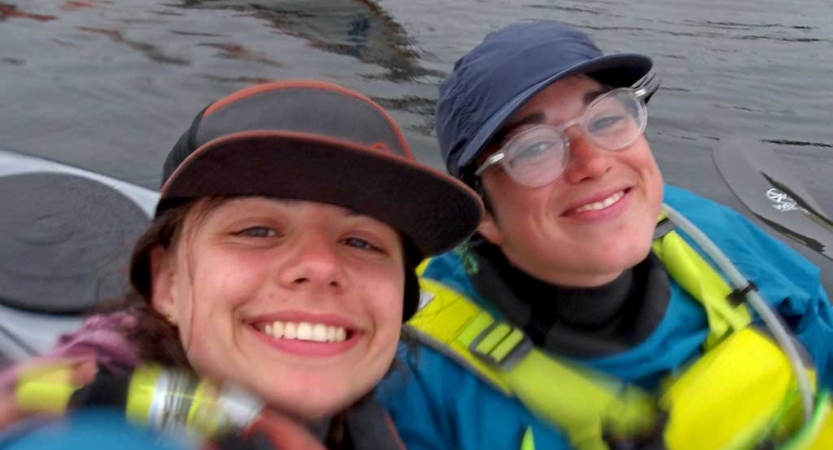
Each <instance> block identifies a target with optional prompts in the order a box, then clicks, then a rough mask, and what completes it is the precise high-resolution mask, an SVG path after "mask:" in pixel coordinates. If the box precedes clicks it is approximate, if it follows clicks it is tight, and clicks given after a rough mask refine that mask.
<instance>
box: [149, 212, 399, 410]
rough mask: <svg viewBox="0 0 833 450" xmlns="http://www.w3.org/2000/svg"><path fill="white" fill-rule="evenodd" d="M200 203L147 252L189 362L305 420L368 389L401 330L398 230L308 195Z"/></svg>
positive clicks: (156, 293) (158, 302)
mask: <svg viewBox="0 0 833 450" xmlns="http://www.w3.org/2000/svg"><path fill="white" fill-rule="evenodd" d="M198 211H199V208H197V209H196V211H194V212H190V213H189V214H188V216H187V218H186V220H185V225H184V229H183V233H182V235H181V237H180V238H179V239H178V241H177V242H176V243H175V245H174V248H173V249H172V250H169V251H163V250H157V251H156V253H154V254H153V256H152V258H153V261H152V271H153V304H154V306H155V307H156V308H157V310H159V311H160V312H162V313H163V314H167V315H168V316H169V317H171V318H172V320H173V321H174V322H175V323H176V324H177V326H178V329H179V335H180V338H181V340H182V344H183V347H184V348H185V351H186V354H187V356H188V360H189V362H190V363H191V365H192V367H193V368H194V370H195V371H196V372H197V373H198V374H199V375H201V376H204V377H209V378H213V379H217V380H223V381H233V382H236V383H239V384H241V385H243V386H244V387H247V388H248V389H250V390H252V391H253V392H254V393H256V394H258V395H260V396H261V397H262V398H263V399H264V400H265V401H266V402H267V403H269V404H270V405H272V406H275V407H278V408H280V409H281V410H282V411H285V412H287V413H290V414H293V415H295V416H297V417H299V418H301V419H304V420H314V419H317V418H320V417H323V416H326V415H330V414H333V413H335V412H337V411H339V410H341V409H343V408H344V407H346V406H348V405H350V404H351V403H353V402H354V401H356V400H357V399H358V398H360V397H361V396H363V395H365V394H366V393H368V392H369V391H370V390H371V389H372V388H373V387H374V386H375V385H376V384H377V382H378V381H379V380H380V379H381V378H382V376H383V375H384V374H385V372H386V371H387V370H388V368H389V367H390V365H391V362H392V360H393V357H394V353H395V350H396V346H397V342H398V339H399V332H400V326H401V321H402V302H403V297H404V283H405V281H404V280H405V276H404V268H403V249H402V246H401V242H400V239H399V235H398V234H397V233H396V231H394V230H393V229H392V228H391V227H389V226H387V225H385V224H383V223H381V222H379V221H377V220H375V219H373V218H370V217H368V216H364V215H360V214H357V213H354V212H352V211H349V210H346V209H343V208H339V207H336V206H331V205H326V204H321V203H312V202H305V201H292V200H275V199H265V198H242V199H234V200H228V201H225V202H223V203H222V204H220V206H218V207H216V208H213V209H209V210H208V211H207V212H205V213H204V214H201V213H200V212H198ZM322 340H323V341H324V342H320V341H322Z"/></svg>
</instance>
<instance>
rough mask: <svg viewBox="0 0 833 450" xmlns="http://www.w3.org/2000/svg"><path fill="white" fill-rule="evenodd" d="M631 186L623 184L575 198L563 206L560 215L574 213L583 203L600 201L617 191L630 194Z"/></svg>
mask: <svg viewBox="0 0 833 450" xmlns="http://www.w3.org/2000/svg"><path fill="white" fill-rule="evenodd" d="M632 188H633V186H623V187H618V188H613V189H607V190H604V191H601V192H599V193H598V194H594V195H592V196H590V197H586V198H583V199H581V200H577V201H575V202H573V203H571V204H569V205H568V206H567V207H566V208H564V212H563V213H562V215H570V214H576V213H575V210H576V209H578V208H581V207H582V206H584V205H589V204H590V203H596V202H600V201H602V200H604V199H606V198H608V197H610V196H611V195H613V194H615V193H617V192H621V191H624V192H625V196H627V195H628V194H630V191H631V189H632ZM623 198H624V197H623ZM620 201H621V200H620Z"/></svg>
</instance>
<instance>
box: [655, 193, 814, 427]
mask: <svg viewBox="0 0 833 450" xmlns="http://www.w3.org/2000/svg"><path fill="white" fill-rule="evenodd" d="M662 207H663V210H664V211H665V213H666V214H667V215H668V218H669V219H671V221H672V222H674V223H675V224H677V226H679V227H680V228H681V229H682V230H683V231H685V232H686V234H688V235H689V236H690V237H691V239H693V240H694V242H696V243H697V244H698V245H699V246H700V247H701V248H702V249H703V251H705V252H706V254H708V255H709V256H710V257H711V258H712V259H713V260H714V262H715V263H716V264H717V265H718V267H720V269H722V270H723V272H724V273H725V274H726V275H727V276H728V277H729V279H730V281H731V283H732V284H733V285H734V287H736V288H740V289H744V290H745V291H746V294H745V295H746V298H747V300H748V301H749V304H750V305H751V306H752V308H753V309H754V310H755V312H756V313H758V315H759V316H760V317H761V319H762V320H763V321H764V323H765V324H766V326H767V327H768V328H769V329H770V331H772V335H773V337H774V338H775V340H776V341H777V342H778V345H779V346H780V347H781V349H782V350H783V351H784V353H785V354H786V355H787V359H788V360H789V361H790V366H791V367H792V370H793V373H795V379H796V381H797V382H798V389H799V391H800V392H801V405H802V410H803V413H804V424H805V425H806V424H809V423H810V422H811V420H812V417H813V406H814V405H813V389H812V388H811V387H810V380H809V378H808V377H807V372H806V371H805V370H804V366H803V364H802V362H801V357H800V356H799V354H798V349H797V348H796V346H795V343H794V342H793V340H792V337H791V336H790V332H789V331H787V330H786V328H784V325H783V323H781V321H780V320H779V319H778V316H776V314H775V312H774V311H773V309H772V308H771V307H770V306H769V305H768V304H767V303H766V302H765V301H764V299H763V298H761V296H760V295H759V294H758V292H757V291H756V290H754V289H746V287H747V285H748V284H749V280H747V279H746V278H745V277H744V276H743V274H741V273H740V271H739V270H738V269H737V267H735V265H734V264H732V262H731V261H730V260H729V258H727V257H726V255H725V254H724V253H723V252H722V251H721V250H720V249H719V248H717V245H715V244H714V242H712V240H711V239H709V238H708V236H706V235H705V234H704V233H703V232H702V231H700V229H699V228H697V226H696V225H694V224H693V223H691V221H689V220H688V219H686V218H685V216H683V215H682V214H680V213H679V212H677V211H676V210H675V209H674V208H672V207H670V206H668V205H667V204H665V203H663V204H662Z"/></svg>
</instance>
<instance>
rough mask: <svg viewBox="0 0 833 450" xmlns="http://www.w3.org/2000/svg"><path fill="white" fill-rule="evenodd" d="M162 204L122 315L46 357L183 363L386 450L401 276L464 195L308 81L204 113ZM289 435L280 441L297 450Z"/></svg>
mask: <svg viewBox="0 0 833 450" xmlns="http://www.w3.org/2000/svg"><path fill="white" fill-rule="evenodd" d="M160 194H161V196H160V200H159V203H158V206H157V208H156V216H155V219H154V221H153V223H152V224H151V226H150V227H149V228H148V230H147V231H146V232H145V233H144V234H143V235H142V236H141V237H140V238H139V240H138V242H137V244H136V246H135V249H134V252H133V255H132V259H131V268H130V275H131V281H132V284H133V288H134V293H133V294H132V295H131V296H129V297H128V298H127V300H126V301H127V303H126V306H127V307H128V309H127V310H125V311H124V312H120V313H116V314H113V315H110V316H97V317H94V318H93V319H91V320H90V321H89V322H88V324H87V326H86V328H85V329H82V330H81V331H79V332H77V333H75V334H74V335H72V336H67V337H64V339H63V341H62V343H61V346H60V347H59V349H58V351H57V352H56V353H55V355H53V356H54V357H62V356H63V357H73V358H74V359H73V362H74V363H75V364H76V366H77V367H83V365H82V364H81V363H79V362H78V361H79V358H80V359H81V361H85V362H86V361H88V360H89V358H93V360H94V361H95V362H97V363H98V365H99V366H101V367H103V368H105V369H106V370H107V371H108V372H116V373H117V374H118V373H119V371H120V370H119V369H121V370H122V371H123V370H124V368H128V369H131V368H134V367H136V366H137V365H140V364H143V363H149V362H150V363H159V364H162V365H164V366H173V367H179V368H184V369H187V370H189V371H193V373H195V374H196V375H198V376H200V377H205V378H208V379H211V380H216V381H218V382H231V383H233V384H234V385H237V386H241V387H243V388H245V389H246V390H248V391H249V392H251V393H253V394H254V395H256V396H257V397H258V398H259V399H260V400H262V401H263V402H265V404H266V405H267V407H268V408H269V409H273V410H275V411H278V412H281V413H283V414H285V415H286V416H289V417H291V418H293V419H296V420H297V421H298V422H300V423H302V424H305V425H307V426H308V427H309V428H310V430H311V432H313V433H314V434H316V435H317V436H319V437H320V439H321V441H325V440H326V444H327V447H329V448H350V449H362V448H365V449H393V448H400V444H398V439H397V438H396V435H395V432H393V430H392V429H391V428H390V427H389V426H388V423H389V420H387V416H386V415H385V414H384V412H383V410H382V409H381V408H380V407H379V406H378V405H377V404H376V403H375V402H374V401H373V400H372V399H371V396H370V395H369V393H370V392H371V390H372V389H373V388H374V386H375V385H376V384H377V383H378V382H379V380H380V379H381V378H382V377H383V376H384V375H385V374H386V373H387V372H388V371H389V369H390V368H391V364H392V361H393V359H394V356H395V352H396V348H397V344H398V340H399V337H400V329H401V324H402V323H403V321H405V320H407V319H408V318H409V317H410V316H411V315H412V314H413V313H414V312H415V311H416V308H417V303H418V298H419V287H418V281H417V276H416V272H415V268H416V265H417V264H418V263H419V262H420V261H421V260H422V259H423V258H424V257H426V256H430V255H434V254H437V253H439V252H443V251H446V250H449V249H451V248H453V247H454V246H455V245H457V244H459V243H460V242H461V241H463V240H464V239H466V238H467V237H469V236H470V235H471V234H472V233H473V232H474V230H475V228H476V226H477V224H478V223H479V221H480V219H481V217H482V212H483V208H482V204H481V202H480V200H479V199H478V198H477V196H476V195H475V194H474V193H473V192H472V191H471V190H470V189H469V188H467V187H466V186H465V185H464V184H463V183H461V182H459V181H458V180H455V179H454V178H452V177H450V176H448V175H447V174H444V173H441V172H438V171H435V170H433V169H431V168H429V167H427V166H424V165H421V164H419V163H417V162H416V160H415V159H414V157H413V156H412V154H411V152H410V149H409V146H408V143H407V142H406V140H405V138H404V136H403V135H402V132H401V131H400V129H399V128H398V127H397V126H396V125H395V124H394V122H393V121H392V119H391V118H390V117H389V116H388V115H387V114H386V113H385V111H384V110H383V109H382V108H381V107H380V106H379V105H377V104H376V103H374V102H372V101H371V100H369V99H368V98H366V97H364V96H362V95H359V94H357V93H355V92H352V91H349V90H347V89H345V88H342V87H339V86H335V85H331V84H327V83H322V82H313V81H287V82H274V83H267V84H263V85H259V86H255V87H251V88H248V89H244V90H242V91H239V92H236V93H234V94H232V95H230V96H228V97H226V98H224V99H221V100H219V101H217V102H214V103H212V104H211V105H209V106H208V107H207V108H206V109H205V110H203V111H202V112H200V114H199V115H198V116H197V118H196V119H195V120H194V122H193V124H192V125H191V127H190V128H189V129H188V130H187V131H186V132H185V134H183V136H182V138H181V139H180V140H179V142H178V143H177V144H176V146H175V147H174V149H173V150H172V151H171V152H170V154H169V156H168V158H167V160H166V162H165V166H164V170H163V184H162V188H161V191H160ZM122 335H123V336H122ZM85 356H86V357H88V358H87V359H84V357H85ZM84 370H86V369H84ZM84 370H81V369H79V371H80V372H81V375H78V374H76V375H75V376H76V377H81V378H82V379H85V380H89V378H90V375H89V374H87V375H86V376H84V375H83V374H84V373H87V372H84ZM21 373H23V374H25V373H27V372H26V371H25V367H24V368H23V370H22V372H21ZM93 373H94V371H93ZM99 373H101V372H99ZM18 385H19V384H18ZM93 397H95V395H93ZM98 397H101V395H98ZM6 401H8V398H7V399H6ZM128 403H129V402H128ZM167 406H169V407H170V406H171V405H170V404H168V405H167ZM174 406H175V405H174ZM165 414H169V415H174V414H176V411H175V410H171V411H165ZM189 420H191V417H190V416H189ZM296 431H297V430H296ZM282 433H283V434H284V435H286V432H285V431H282ZM292 436H293V435H292V433H289V435H286V436H284V437H287V439H285V441H282V442H279V447H280V448H281V449H291V448H311V447H308V445H311V444H310V441H308V440H304V439H302V437H303V436H301V437H297V436H296V437H292ZM238 444H239V442H238ZM256 447H257V446H256ZM88 448H89V447H88ZM232 448H234V446H232ZM241 448H242V447H241ZM246 448H248V447H246ZM252 448H254V447H252ZM257 448H264V447H257Z"/></svg>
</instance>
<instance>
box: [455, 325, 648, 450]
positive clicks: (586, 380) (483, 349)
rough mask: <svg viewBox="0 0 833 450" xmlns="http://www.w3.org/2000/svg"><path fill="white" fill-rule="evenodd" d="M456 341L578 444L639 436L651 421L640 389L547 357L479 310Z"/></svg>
mask: <svg viewBox="0 0 833 450" xmlns="http://www.w3.org/2000/svg"><path fill="white" fill-rule="evenodd" d="M457 341H458V342H459V343H460V344H463V345H465V346H466V347H468V348H469V350H470V351H471V352H472V353H473V354H474V355H476V356H477V357H478V358H480V359H481V360H484V361H486V362H488V363H489V365H490V366H491V367H493V369H492V370H493V371H494V373H495V374H496V375H497V376H498V377H500V379H501V380H502V381H503V383H504V384H505V386H507V387H508V390H509V391H510V392H511V393H512V395H514V396H515V397H517V398H518V399H519V400H520V401H521V402H522V403H523V404H524V405H525V406H526V407H527V409H529V411H530V412H532V413H533V414H536V415H538V416H539V417H546V418H547V419H549V421H550V423H555V424H559V426H560V427H561V428H562V429H563V430H564V431H565V432H566V433H567V435H568V437H569V439H570V442H571V443H572V444H573V446H574V447H575V448H577V449H582V450H585V449H586V450H606V449H607V448H608V447H607V445H606V444H605V441H604V436H603V433H610V434H612V435H615V436H632V435H639V434H644V433H647V432H648V431H650V430H651V429H652V428H653V426H654V424H655V423H656V422H655V419H656V417H657V413H656V410H655V407H654V404H655V402H654V399H653V398H652V397H651V396H649V395H648V394H646V393H645V392H643V391H642V390H641V389H638V388H636V387H633V386H629V385H626V384H624V383H622V382H620V381H618V380H615V379H613V378H609V377H602V376H601V375H599V374H594V373H591V372H589V371H587V370H583V369H580V368H578V367H574V366H572V365H569V364H568V363H566V362H564V361H561V360H558V359H556V358H554V357H551V356H548V355H546V354H544V353H543V352H541V351H540V350H538V349H536V348H534V346H533V345H532V344H531V343H530V342H529V340H528V339H527V338H526V336H525V335H524V333H523V331H521V330H520V329H518V328H516V327H513V326H511V325H509V324H507V323H505V322H502V321H497V320H495V319H494V318H492V317H491V315H489V314H488V313H486V312H484V311H481V312H480V313H479V314H478V315H477V316H476V317H475V318H474V319H473V320H471V321H470V322H469V324H468V325H467V326H466V327H464V329H463V331H462V332H461V333H460V335H459V336H458V337H457ZM556 384H557V387H556V386H555V385H556ZM577 405H581V407H577Z"/></svg>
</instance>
